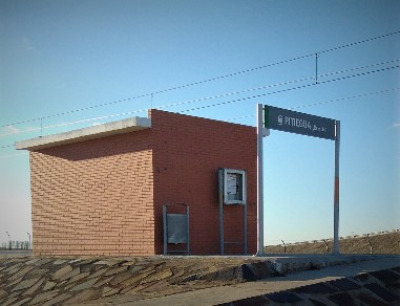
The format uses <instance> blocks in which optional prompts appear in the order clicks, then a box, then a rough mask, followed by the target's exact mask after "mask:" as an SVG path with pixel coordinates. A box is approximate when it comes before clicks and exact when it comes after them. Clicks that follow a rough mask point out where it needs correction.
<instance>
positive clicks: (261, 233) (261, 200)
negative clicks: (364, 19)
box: [256, 104, 264, 256]
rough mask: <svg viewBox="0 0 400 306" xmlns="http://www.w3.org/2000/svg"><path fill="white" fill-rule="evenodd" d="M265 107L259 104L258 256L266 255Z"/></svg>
mask: <svg viewBox="0 0 400 306" xmlns="http://www.w3.org/2000/svg"><path fill="white" fill-rule="evenodd" d="M263 131H264V127H263V105H262V104H257V254H256V255H257V256H262V255H264V207H263V206H264V190H263V188H264V182H263Z"/></svg>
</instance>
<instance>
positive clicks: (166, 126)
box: [30, 110, 256, 255]
mask: <svg viewBox="0 0 400 306" xmlns="http://www.w3.org/2000/svg"><path fill="white" fill-rule="evenodd" d="M150 116H151V119H152V128H151V129H148V130H143V131H136V132H131V133H127V134H122V135H114V136H108V137H104V138H100V139H93V140H88V141H85V142H79V143H74V144H68V145H62V146H56V147H52V148H47V149H43V150H39V151H37V152H31V153H30V164H31V193H32V221H33V243H34V253H35V255H152V254H160V253H162V246H163V233H162V205H163V204H165V203H171V202H174V203H177V202H184V203H187V204H188V205H189V207H190V241H191V253H192V254H217V253H218V252H219V221H218V220H219V219H218V216H219V214H218V180H217V171H218V168H220V167H223V168H236V169H244V170H246V171H247V176H248V180H247V182H248V189H247V192H248V197H247V202H248V242H249V252H250V253H253V252H255V250H256V132H255V128H251V127H246V126H241V125H235V124H230V123H224V122H219V121H213V120H207V119H202V118H196V117H190V116H184V115H177V114H173V113H168V112H163V111H158V110H151V111H150ZM224 214H225V228H224V231H225V240H226V241H237V242H241V241H243V232H242V222H243V221H242V208H241V207H239V206H229V207H228V206H226V207H225V209H224ZM241 252H242V246H241V245H232V246H228V245H227V246H226V253H232V254H237V253H241Z"/></svg>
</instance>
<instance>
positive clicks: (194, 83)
mask: <svg viewBox="0 0 400 306" xmlns="http://www.w3.org/2000/svg"><path fill="white" fill-rule="evenodd" d="M398 34H400V30H396V31H393V32H389V33H385V34H381V35H378V36H375V37H371V38H368V39H364V40H360V41H356V42H352V43H348V44H344V45H340V46H337V47H333V48H329V49H325V50H321V51H318V52H313V53H310V54H305V55H300V56H296V57H293V58H289V59H285V60H282V61H278V62H274V63H270V64H266V65H262V66H258V67H253V68H248V69H244V70H240V71H236V72H232V73H228V74H224V75H220V76H216V77H212V78H208V79H204V80H201V81H197V82H192V83H188V84H184V85H180V86H175V87H171V88H167V89H163V90H159V91H155V92H151V93H146V94H142V95H137V96H134V97H129V98H125V99H120V100H116V101H111V102H107V103H102V104H97V105H92V106H88V107H83V108H79V109H74V110H70V111H65V112H60V113H55V114H51V115H47V116H41V117H38V118H32V119H27V120H21V121H16V122H11V123H7V124H3V125H1V127H6V126H11V125H12V126H15V125H20V124H25V123H30V122H34V121H38V120H43V119H49V118H54V117H58V116H63V115H68V114H73V113H77V112H82V111H87V110H92V109H95V108H99V107H105V106H109V105H113V104H118V103H123V102H128V101H132V100H137V99H141V98H145V97H150V98H151V99H153V97H154V95H156V94H161V93H166V92H170V91H175V90H179V89H183V88H188V87H192V86H196V85H200V84H205V83H209V82H214V81H218V80H222V79H226V78H230V77H234V76H238V75H242V74H246V73H250V72H254V71H258V70H262V69H265V68H270V67H274V66H278V65H282V64H286V63H290V62H294V61H298V60H302V59H306V58H310V57H314V56H316V54H317V56H318V55H319V54H324V53H329V52H334V51H337V50H341V49H344V48H348V47H353V46H357V45H360V44H364V43H368V42H372V41H376V40H379V39H383V38H387V37H390V36H394V35H398Z"/></svg>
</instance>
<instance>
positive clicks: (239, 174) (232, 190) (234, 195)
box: [223, 169, 246, 205]
mask: <svg viewBox="0 0 400 306" xmlns="http://www.w3.org/2000/svg"><path fill="white" fill-rule="evenodd" d="M223 176H224V179H223V185H224V186H223V190H224V192H223V195H224V204H226V205H234V204H239V205H246V171H244V170H236V169H223Z"/></svg>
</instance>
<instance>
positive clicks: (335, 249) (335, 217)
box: [333, 120, 340, 255]
mask: <svg viewBox="0 0 400 306" xmlns="http://www.w3.org/2000/svg"><path fill="white" fill-rule="evenodd" d="M339 152H340V121H339V120H337V121H336V137H335V189H334V211H333V254H334V255H339V254H340V251H339Z"/></svg>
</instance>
